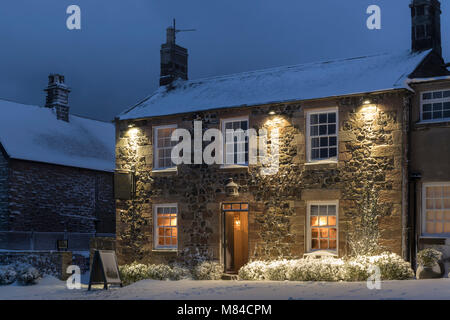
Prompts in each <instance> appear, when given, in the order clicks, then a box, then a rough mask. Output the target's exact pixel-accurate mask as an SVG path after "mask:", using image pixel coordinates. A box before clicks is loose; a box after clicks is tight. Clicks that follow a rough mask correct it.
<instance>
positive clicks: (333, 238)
mask: <svg viewBox="0 0 450 320" xmlns="http://www.w3.org/2000/svg"><path fill="white" fill-rule="evenodd" d="M337 212H338V202H337V201H331V202H324V201H318V202H309V203H308V251H314V250H331V251H336V250H337V240H338V221H337V217H338V214H337Z"/></svg>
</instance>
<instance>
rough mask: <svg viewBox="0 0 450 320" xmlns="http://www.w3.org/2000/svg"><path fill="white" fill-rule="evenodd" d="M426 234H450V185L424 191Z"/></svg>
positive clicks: (431, 187)
mask: <svg viewBox="0 0 450 320" xmlns="http://www.w3.org/2000/svg"><path fill="white" fill-rule="evenodd" d="M424 193H425V194H424V215H425V216H424V233H426V234H430V235H432V234H450V184H442V185H430V186H426V187H425V190H424Z"/></svg>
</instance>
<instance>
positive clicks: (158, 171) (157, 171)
mask: <svg viewBox="0 0 450 320" xmlns="http://www.w3.org/2000/svg"><path fill="white" fill-rule="evenodd" d="M177 173H178V168H177V167H173V168H164V169H153V170H152V176H153V175H159V174H161V175H171V174H177Z"/></svg>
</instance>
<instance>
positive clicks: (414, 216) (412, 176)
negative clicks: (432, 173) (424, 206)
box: [409, 172, 422, 271]
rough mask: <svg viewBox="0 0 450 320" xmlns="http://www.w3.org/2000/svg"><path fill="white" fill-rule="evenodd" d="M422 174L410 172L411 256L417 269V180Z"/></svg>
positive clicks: (413, 266)
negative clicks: (411, 204) (411, 208)
mask: <svg viewBox="0 0 450 320" xmlns="http://www.w3.org/2000/svg"><path fill="white" fill-rule="evenodd" d="M421 177H422V176H421V175H420V173H416V172H413V173H411V174H410V176H409V178H410V180H411V184H412V201H413V202H412V203H413V206H412V207H413V210H412V219H410V223H411V226H410V242H411V243H410V257H411V267H412V268H413V270H414V271H416V252H417V181H418V180H420V178H421Z"/></svg>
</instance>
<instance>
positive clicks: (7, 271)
mask: <svg viewBox="0 0 450 320" xmlns="http://www.w3.org/2000/svg"><path fill="white" fill-rule="evenodd" d="M16 278H17V272H16V270H14V267H13V266H11V265H8V266H0V285H8V284H11V283H13V282H14V281H16Z"/></svg>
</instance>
